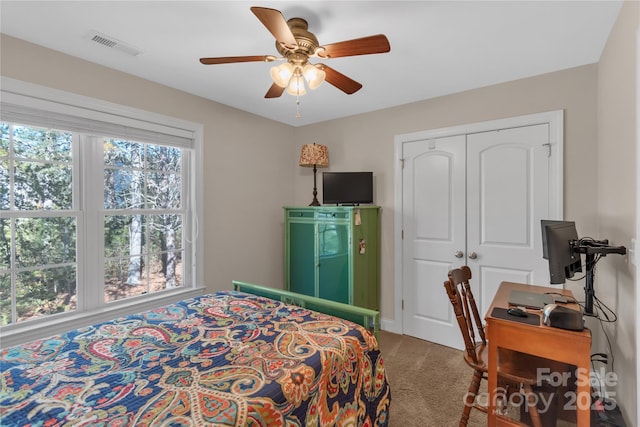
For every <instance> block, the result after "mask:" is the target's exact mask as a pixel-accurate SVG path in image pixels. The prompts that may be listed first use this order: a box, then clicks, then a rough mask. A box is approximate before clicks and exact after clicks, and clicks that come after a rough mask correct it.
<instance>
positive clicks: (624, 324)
mask: <svg viewBox="0 0 640 427" xmlns="http://www.w3.org/2000/svg"><path fill="white" fill-rule="evenodd" d="M639 30H640V3H638V2H635V1H634V2H630V1H627V2H625V4H624V5H623V8H622V10H621V12H620V15H619V16H618V20H617V22H616V24H615V26H614V28H613V31H612V32H611V34H610V36H609V40H608V42H607V44H606V46H605V49H604V52H603V54H602V56H601V58H600V61H599V63H598V163H597V167H598V168H597V173H598V187H597V188H598V192H597V201H598V203H597V206H598V234H597V237H598V238H608V239H609V240H610V241H611V242H612V244H614V245H624V246H626V247H627V248H629V247H630V245H631V238H632V237H637V236H636V235H635V233H636V224H637V221H638V213H637V212H636V195H637V189H636V172H637V164H636V152H635V150H636V138H637V132H638V124H637V123H636V117H637V110H636V108H637V99H636V93H637V92H636V90H637V88H636V85H637V81H638V80H637V79H638V77H637V75H638V72H640V70H638V68H637V63H638V59H639V58H638V57H637V49H636V33H637V32H638V31H639ZM596 295H598V296H599V297H600V298H601V299H602V300H603V301H604V303H605V304H607V306H609V307H610V308H611V309H612V310H613V311H615V312H616V313H617V315H618V321H617V322H615V323H609V324H605V328H604V329H605V330H606V332H607V334H608V335H609V338H610V340H611V344H612V347H613V355H614V356H615V365H614V371H615V372H616V373H617V374H618V381H617V382H618V384H617V387H616V389H615V393H616V395H615V398H616V400H618V401H619V402H620V403H621V407H622V410H623V413H624V416H625V420H626V423H627V425H633V424H635V420H636V419H637V417H638V408H637V402H638V400H637V398H638V394H637V393H638V391H637V386H638V385H637V381H638V372H636V367H637V360H636V358H637V357H638V356H637V354H636V348H637V346H636V344H637V343H636V328H638V314H637V313H636V299H637V298H638V290H637V278H636V272H635V267H634V266H633V265H632V264H631V263H630V262H629V257H621V256H607V257H606V258H605V259H603V260H602V261H601V262H600V263H599V264H598V270H597V277H596ZM598 326H599V325H595V326H594V327H593V328H592V329H596V328H597V332H598V333H594V346H593V347H594V352H595V351H606V352H607V353H609V351H607V343H606V339H605V337H604V335H603V334H602V333H601V330H600V328H599V327H598ZM609 370H611V366H610V365H609ZM632 421H633V422H632Z"/></svg>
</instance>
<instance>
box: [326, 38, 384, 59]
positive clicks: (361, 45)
mask: <svg viewBox="0 0 640 427" xmlns="http://www.w3.org/2000/svg"><path fill="white" fill-rule="evenodd" d="M323 47H324V50H323V49H320V50H319V51H318V56H319V57H320V58H340V57H343V56H356V55H370V54H372V53H386V52H389V51H390V50H391V46H390V45H389V40H387V37H386V36H385V35H384V34H378V35H376V36H369V37H362V38H360V39H354V40H347V41H343V42H338V43H332V44H328V45H326V46H323Z"/></svg>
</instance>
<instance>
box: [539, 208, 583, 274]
mask: <svg viewBox="0 0 640 427" xmlns="http://www.w3.org/2000/svg"><path fill="white" fill-rule="evenodd" d="M541 225H542V257H543V258H544V259H546V260H548V261H549V283H551V284H560V283H564V282H565V281H566V279H570V278H572V277H573V276H574V274H575V273H576V272H580V271H582V260H581V258H580V253H578V252H577V251H576V250H575V248H576V245H577V242H578V232H577V231H576V224H575V222H573V221H553V220H545V219H543V220H542V221H541Z"/></svg>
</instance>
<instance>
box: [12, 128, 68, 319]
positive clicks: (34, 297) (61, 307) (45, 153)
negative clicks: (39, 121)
mask: <svg viewBox="0 0 640 427" xmlns="http://www.w3.org/2000/svg"><path fill="white" fill-rule="evenodd" d="M0 132H1V143H0V144H1V145H0V181H1V182H2V186H1V187H0V188H1V189H0V210H2V211H3V213H5V215H3V217H2V218H0V254H1V256H2V259H0V326H4V325H7V324H9V323H15V322H19V321H22V320H28V319H32V318H34V317H40V316H46V315H50V314H55V313H59V312H65V311H72V310H75V309H76V293H77V287H76V271H77V260H76V229H77V216H76V215H75V214H74V213H73V197H72V193H73V192H72V187H73V185H72V180H73V176H74V173H73V170H74V168H73V163H72V146H73V143H72V134H71V133H69V132H64V131H58V130H51V129H40V128H35V127H29V126H20V125H13V124H9V123H0Z"/></svg>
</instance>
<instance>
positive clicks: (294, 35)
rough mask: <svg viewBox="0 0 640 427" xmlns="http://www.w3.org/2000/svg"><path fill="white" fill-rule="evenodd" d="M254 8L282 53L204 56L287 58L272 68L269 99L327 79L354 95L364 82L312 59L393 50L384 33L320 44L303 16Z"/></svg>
mask: <svg viewBox="0 0 640 427" xmlns="http://www.w3.org/2000/svg"><path fill="white" fill-rule="evenodd" d="M251 11H252V12H253V14H254V15H256V17H257V18H258V19H259V20H260V22H262V24H263V25H264V26H265V27H266V28H267V30H269V32H270V33H271V34H273V36H274V37H275V39H276V50H277V51H278V52H279V53H280V55H282V57H280V58H278V57H276V56H273V55H257V56H255V55H254V56H226V57H219V58H200V62H201V63H203V64H205V65H214V64H230V63H236V62H261V61H264V62H274V61H277V60H279V59H280V60H286V62H284V63H283V64H281V65H279V66H275V67H272V68H271V78H272V79H273V81H274V83H273V84H272V85H271V88H269V90H268V91H267V93H266V95H265V98H278V97H279V96H281V95H282V93H283V92H284V91H285V89H287V93H290V94H292V95H304V94H305V93H306V90H305V81H306V83H307V85H308V86H309V88H310V89H315V88H317V87H318V86H319V85H320V84H322V82H323V81H325V80H326V81H327V82H329V83H330V84H331V85H333V86H335V87H337V88H338V89H340V90H341V91H343V92H344V93H346V94H349V95H351V94H353V93H355V92H357V91H358V90H360V88H362V84H360V83H358V82H357V81H355V80H353V79H351V78H350V77H347V76H345V75H344V74H342V73H340V72H338V71H336V70H334V69H333V68H331V67H329V66H327V65H325V64H320V63H318V64H312V63H310V62H309V59H310V58H319V59H321V60H322V59H331V58H340V57H345V56H356V55H370V54H374V53H385V52H389V51H390V50H391V47H390V45H389V40H387V37H386V36H385V35H383V34H378V35H375V36H369V37H362V38H359V39H354V40H347V41H343V42H338V43H332V44H328V45H324V46H323V45H320V43H318V39H317V38H316V36H315V35H314V34H313V33H311V32H309V31H308V23H307V21H305V20H304V19H302V18H291V19H289V20H288V21H287V20H285V18H284V16H283V15H282V13H281V12H280V11H278V10H275V9H269V8H266V7H256V6H254V7H252V8H251Z"/></svg>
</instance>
